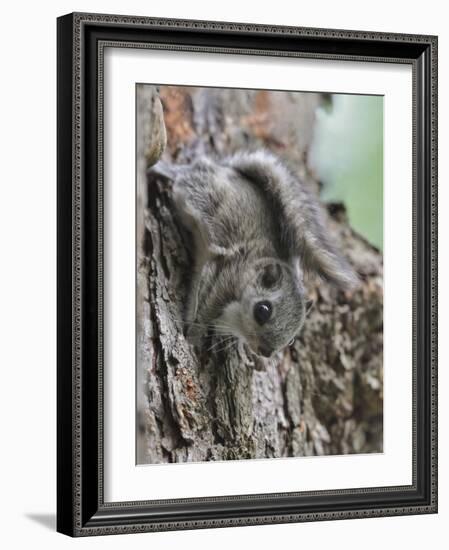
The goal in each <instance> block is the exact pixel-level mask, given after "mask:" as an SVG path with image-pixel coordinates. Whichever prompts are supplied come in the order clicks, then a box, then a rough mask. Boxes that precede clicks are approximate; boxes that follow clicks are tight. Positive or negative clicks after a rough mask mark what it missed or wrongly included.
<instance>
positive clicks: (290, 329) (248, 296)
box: [218, 258, 308, 357]
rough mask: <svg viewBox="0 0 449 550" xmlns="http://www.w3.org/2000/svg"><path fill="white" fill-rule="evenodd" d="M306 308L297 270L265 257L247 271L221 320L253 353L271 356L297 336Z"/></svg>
mask: <svg viewBox="0 0 449 550" xmlns="http://www.w3.org/2000/svg"><path fill="white" fill-rule="evenodd" d="M307 307H308V305H307V303H306V300H305V297H304V289H303V285H302V280H301V276H300V273H299V271H298V270H296V269H294V268H293V267H291V266H290V265H288V264H287V263H285V262H282V261H280V260H278V259H275V258H265V259H262V260H258V261H256V262H255V263H254V264H253V265H252V266H251V268H250V269H249V270H248V271H247V277H246V281H245V283H244V284H243V286H242V289H241V293H240V296H239V298H238V299H237V300H235V301H233V302H231V303H230V304H228V305H227V306H226V307H225V309H224V311H223V313H222V315H221V319H220V320H221V322H222V323H223V324H224V325H225V326H232V328H233V332H234V334H235V335H236V336H237V337H238V338H239V339H241V340H243V341H244V342H245V343H246V344H247V345H248V347H249V348H250V349H251V351H252V352H253V353H255V354H256V355H261V356H264V357H271V356H272V355H273V354H274V353H276V352H277V351H279V350H281V349H282V348H284V347H285V346H287V345H288V344H289V343H290V342H291V341H292V340H293V339H294V338H295V337H296V336H297V334H298V333H299V331H300V329H301V327H302V325H303V323H304V319H305V316H306V310H307ZM218 324H219V323H218Z"/></svg>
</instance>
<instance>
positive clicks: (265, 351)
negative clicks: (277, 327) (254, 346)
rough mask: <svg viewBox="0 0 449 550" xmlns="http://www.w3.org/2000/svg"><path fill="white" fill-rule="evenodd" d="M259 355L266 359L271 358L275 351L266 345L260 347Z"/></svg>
mask: <svg viewBox="0 0 449 550" xmlns="http://www.w3.org/2000/svg"><path fill="white" fill-rule="evenodd" d="M258 351H259V354H260V355H263V356H264V357H270V356H271V354H272V353H273V351H272V350H271V349H270V348H269V347H268V346H266V345H261V346H259V349H258Z"/></svg>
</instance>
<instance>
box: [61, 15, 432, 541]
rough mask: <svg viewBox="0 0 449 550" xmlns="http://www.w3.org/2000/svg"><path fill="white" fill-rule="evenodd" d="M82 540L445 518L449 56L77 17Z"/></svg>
mask: <svg viewBox="0 0 449 550" xmlns="http://www.w3.org/2000/svg"><path fill="white" fill-rule="evenodd" d="M57 208H58V509H57V529H58V531H60V532H62V533H65V534H68V535H71V536H87V535H103V534H117V533H132V532H144V531H160V530H173V529H197V528H209V527H222V526H238V525H257V524H264V523H283V522H301V521H314V520H330V519H340V518H364V517H373V516H390V515H403V514H420V513H435V512H436V511H437V393H436V392H437V326H436V325H437V265H436V262H437V219H436V218H437V38H436V37H435V36H423V35H403V34H383V33H374V32H362V31H346V30H345V31H343V30H329V29H311V28H295V27H275V26H263V25H252V24H242V23H222V22H209V21H193V20H192V21H185V20H182V21H181V20H173V19H154V18H148V17H132V16H130V17H128V16H114V15H99V14H82V13H77V14H70V15H66V16H64V17H60V18H59V19H58V205H57Z"/></svg>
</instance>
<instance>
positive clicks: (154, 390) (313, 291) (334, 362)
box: [137, 85, 383, 463]
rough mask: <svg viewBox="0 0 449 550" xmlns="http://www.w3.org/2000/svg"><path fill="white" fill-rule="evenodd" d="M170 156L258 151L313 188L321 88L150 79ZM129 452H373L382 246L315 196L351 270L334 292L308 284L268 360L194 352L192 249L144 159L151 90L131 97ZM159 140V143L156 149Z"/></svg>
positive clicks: (205, 455)
mask: <svg viewBox="0 0 449 550" xmlns="http://www.w3.org/2000/svg"><path fill="white" fill-rule="evenodd" d="M159 93H160V98H161V100H162V104H163V106H164V119H165V128H166V134H167V146H166V148H165V151H164V158H165V159H166V160H168V161H171V162H174V163H177V162H183V163H185V162H190V161H192V160H194V159H195V158H197V157H198V156H199V155H215V156H218V157H221V156H224V155H227V154H229V153H233V152H234V151H237V150H241V149H255V148H258V147H265V148H269V149H271V150H272V151H274V152H276V153H277V154H279V155H280V156H282V157H283V158H284V159H285V160H286V161H287V162H288V164H289V165H290V166H291V167H292V168H293V169H294V170H295V171H296V173H297V174H298V176H299V177H300V178H301V180H302V181H303V182H304V184H305V185H308V186H310V187H311V188H312V189H313V190H314V192H318V191H319V184H318V182H317V181H316V180H315V179H314V177H313V174H311V173H310V171H309V169H308V166H307V152H308V148H309V145H310V142H311V139H312V132H313V127H314V117H315V110H316V108H317V106H318V105H319V104H320V103H321V102H322V101H323V96H322V95H320V94H313V93H310V94H297V93H296V94H294V93H289V92H267V91H247V90H231V89H229V90H217V89H212V88H209V89H196V88H179V87H162V88H161V89H160V90H159ZM137 101H138V105H137V113H138V118H137V147H138V151H137V157H138V162H137V171H138V192H137V203H138V215H137V218H138V221H137V233H138V236H137V261H138V266H137V292H138V299H137V317H138V319H137V320H138V323H137V326H138V335H137V351H138V355H137V357H138V385H139V388H138V396H139V399H138V426H139V433H138V446H137V447H138V462H139V463H160V462H186V461H204V460H229V459H243V458H271V457H286V456H305V455H323V454H346V453H361V452H363V453H365V452H380V451H382V434H383V429H382V427H383V425H382V394H383V381H382V351H383V350H382V335H383V327H382V308H383V305H382V300H383V294H382V255H381V254H380V253H379V252H378V251H377V250H376V249H375V248H373V247H372V246H370V245H369V244H368V243H367V242H366V241H365V240H364V239H363V238H361V237H360V236H359V235H357V234H355V233H354V231H352V230H351V228H350V227H349V225H348V222H347V219H346V215H345V209H344V206H343V205H341V204H338V205H337V204H331V205H328V206H327V210H328V214H329V216H328V225H329V229H330V231H331V232H332V236H333V237H334V239H335V240H336V241H337V243H339V245H340V247H341V249H342V251H343V253H344V254H345V255H346V257H348V258H349V260H350V261H351V263H352V264H353V265H354V267H355V269H356V270H357V271H358V273H359V274H360V277H361V280H362V284H361V286H360V288H359V289H358V290H357V291H355V292H353V293H342V292H338V291H336V290H334V289H333V288H331V287H329V286H328V285H326V284H325V283H322V282H317V281H313V280H310V281H307V287H308V292H309V294H310V297H311V298H313V299H314V300H315V306H314V308H313V310H312V311H311V312H310V314H309V316H308V318H307V319H306V323H305V326H304V328H303V330H302V333H301V336H300V337H299V338H298V339H297V341H296V343H295V344H294V346H293V347H290V348H287V349H286V350H285V351H284V352H283V353H282V354H281V355H280V356H279V357H278V358H276V359H275V360H269V361H268V360H262V359H254V357H248V356H247V355H246V354H245V352H244V351H243V350H241V349H231V350H230V351H229V352H226V351H223V352H222V351H216V350H214V349H212V350H211V351H210V352H208V353H205V354H204V355H203V356H201V357H198V356H197V355H196V354H195V351H194V350H193V348H192V347H191V346H190V344H189V343H188V342H187V341H186V339H185V337H184V334H183V324H182V312H183V308H184V304H185V302H186V297H187V293H188V290H189V288H188V280H189V273H190V270H191V265H192V259H191V258H190V257H189V253H188V248H187V247H186V246H185V242H184V241H183V234H182V231H181V230H180V229H181V228H180V226H179V224H178V223H177V220H176V219H175V217H174V213H173V209H172V207H171V202H170V193H171V189H170V185H169V184H167V183H166V182H162V181H161V180H160V179H158V178H157V177H156V176H155V175H154V173H152V172H151V170H150V171H148V172H147V168H148V167H150V166H151V165H152V164H154V163H155V162H156V160H157V158H159V156H160V153H161V151H162V148H163V145H165V132H164V124H163V121H162V113H161V110H160V103H159V99H158V92H157V90H156V88H155V87H152V86H146V85H145V86H139V87H138V94H137ZM161 143H162V147H161Z"/></svg>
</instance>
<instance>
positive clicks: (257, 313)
mask: <svg viewBox="0 0 449 550" xmlns="http://www.w3.org/2000/svg"><path fill="white" fill-rule="evenodd" d="M272 311H273V308H272V306H271V304H270V302H267V301H264V302H257V304H256V305H255V306H254V319H255V320H256V321H257V322H258V323H259V325H264V324H265V323H266V322H267V321H268V319H269V318H270V317H271V313H272Z"/></svg>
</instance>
